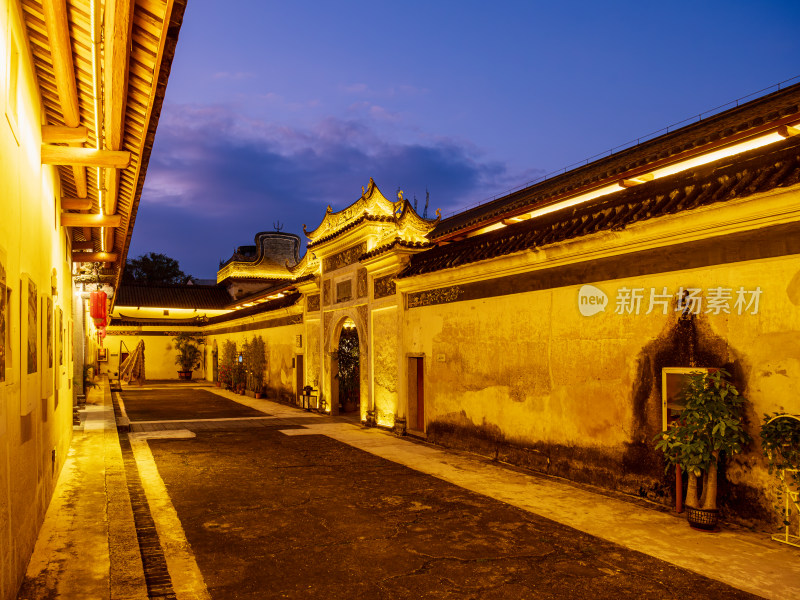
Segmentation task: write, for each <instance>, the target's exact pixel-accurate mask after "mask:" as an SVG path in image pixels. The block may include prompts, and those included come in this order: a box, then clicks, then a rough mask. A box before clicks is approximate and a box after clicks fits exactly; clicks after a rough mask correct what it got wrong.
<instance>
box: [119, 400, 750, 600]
mask: <svg viewBox="0 0 800 600" xmlns="http://www.w3.org/2000/svg"><path fill="white" fill-rule="evenodd" d="M126 400H127V394H126ZM280 427H283V425H281V424H276V425H275V426H265V427H261V428H258V429H239V430H235V431H220V430H215V431H206V430H197V431H196V434H197V437H196V438H194V439H180V440H177V439H176V440H155V439H153V440H149V441H148V443H149V445H150V448H151V450H152V453H153V456H154V458H155V462H156V465H157V466H158V471H159V473H160V475H161V477H162V478H163V480H164V483H165V484H166V489H167V491H168V494H169V497H170V499H171V501H172V504H173V505H174V507H175V510H176V511H177V515H178V517H179V519H180V522H181V524H182V526H183V529H184V532H185V534H186V538H187V539H188V541H189V543H190V544H191V547H192V549H193V551H194V554H195V557H196V560H197V563H198V565H199V567H200V570H201V572H202V574H203V577H204V579H205V582H206V585H207V587H208V590H209V592H210V595H211V597H212V598H213V599H214V600H228V599H234V598H237V599H238V598H331V599H334V598H342V599H345V598H346V599H351V598H370V599H382V598H386V599H389V598H392V599H393V598H398V599H404V598H480V599H492V598H514V599H519V598H537V599H562V598H563V599H566V598H615V599H620V598H676V599H677V598H681V599H685V598H692V599H700V598H726V599H738V598H753V596H751V595H749V594H747V593H745V592H741V591H739V590H736V589H733V588H730V587H728V586H726V585H724V584H722V583H719V582H716V581H713V580H710V579H706V578H704V577H702V576H699V575H696V574H694V573H691V572H688V571H685V570H683V569H680V568H678V567H674V566H672V565H670V564H668V563H665V562H661V561H659V560H657V559H654V558H652V557H649V556H646V555H643V554H641V553H638V552H635V551H632V550H628V549H625V548H623V547H621V546H617V545H615V544H613V543H610V542H606V541H603V540H600V539H598V538H594V537H592V536H590V535H587V534H584V533H582V532H579V531H576V530H574V529H571V528H569V527H566V526H563V525H560V524H557V523H555V522H553V521H549V520H547V519H545V518H542V517H539V516H537V515H533V514H531V513H528V512H525V511H523V510H520V509H517V508H515V507H512V506H509V505H507V504H504V503H502V502H498V501H496V500H492V499H489V498H486V497H484V496H481V495H478V494H475V493H472V492H469V491H466V490H464V489H462V488H459V487H457V486H454V485H452V484H449V483H446V482H444V481H441V480H439V479H436V478H434V477H431V476H429V475H425V474H422V473H418V472H416V471H414V470H412V469H409V468H406V467H403V466H401V465H398V464H396V463H392V462H390V461H387V460H384V459H381V458H379V457H376V456H374V455H372V454H368V453H366V452H363V451H361V450H358V449H356V448H352V447H350V446H348V445H345V444H342V443H340V442H337V441H335V440H332V439H330V438H328V437H325V436H320V435H304V436H296V437H289V436H286V435H284V434H283V433H281V432H280V430H279V428H280Z"/></svg>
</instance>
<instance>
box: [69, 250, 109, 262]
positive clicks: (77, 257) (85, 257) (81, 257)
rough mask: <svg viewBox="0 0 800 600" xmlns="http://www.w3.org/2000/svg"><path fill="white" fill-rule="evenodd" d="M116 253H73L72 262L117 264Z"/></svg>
mask: <svg viewBox="0 0 800 600" xmlns="http://www.w3.org/2000/svg"><path fill="white" fill-rule="evenodd" d="M116 261H117V253H116V252H73V253H72V262H116Z"/></svg>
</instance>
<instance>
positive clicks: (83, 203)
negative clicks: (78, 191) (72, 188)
mask: <svg viewBox="0 0 800 600" xmlns="http://www.w3.org/2000/svg"><path fill="white" fill-rule="evenodd" d="M91 208H92V199H91V198H69V197H65V198H61V210H91Z"/></svg>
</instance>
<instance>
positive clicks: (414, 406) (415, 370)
mask: <svg viewBox="0 0 800 600" xmlns="http://www.w3.org/2000/svg"><path fill="white" fill-rule="evenodd" d="M422 360H423V359H422V357H421V356H409V357H408V428H409V429H414V430H416V431H425V377H424V374H425V369H424V363H423V362H422Z"/></svg>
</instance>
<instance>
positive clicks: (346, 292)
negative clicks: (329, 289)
mask: <svg viewBox="0 0 800 600" xmlns="http://www.w3.org/2000/svg"><path fill="white" fill-rule="evenodd" d="M352 297H353V280H352V279H346V280H345V281H340V282H339V283H337V284H336V302H346V301H348V300H350V299H352Z"/></svg>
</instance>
